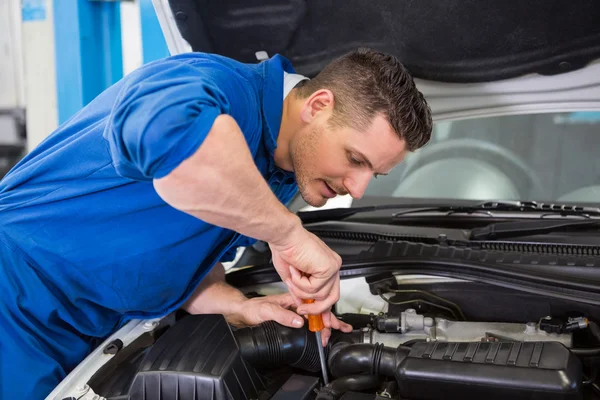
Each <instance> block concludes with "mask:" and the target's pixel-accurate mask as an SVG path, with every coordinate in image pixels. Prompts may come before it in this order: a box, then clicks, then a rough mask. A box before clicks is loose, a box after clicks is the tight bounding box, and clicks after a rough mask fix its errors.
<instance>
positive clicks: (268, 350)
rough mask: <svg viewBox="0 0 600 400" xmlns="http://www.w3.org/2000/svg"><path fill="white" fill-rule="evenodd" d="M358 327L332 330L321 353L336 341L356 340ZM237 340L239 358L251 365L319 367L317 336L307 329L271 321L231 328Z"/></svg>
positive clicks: (315, 368)
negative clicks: (345, 330)
mask: <svg viewBox="0 0 600 400" xmlns="http://www.w3.org/2000/svg"><path fill="white" fill-rule="evenodd" d="M360 334H361V332H360V331H359V330H355V331H353V332H351V333H343V332H338V331H334V332H333V333H332V335H331V338H330V339H329V343H328V346H327V348H325V354H327V352H328V348H330V347H331V346H332V345H333V344H335V343H337V342H348V343H354V342H356V341H360ZM233 335H234V337H235V339H236V341H237V342H238V346H239V348H240V352H241V355H242V358H243V359H244V360H246V361H247V362H249V363H250V364H252V365H253V366H254V367H257V368H261V367H265V368H267V367H268V368H277V367H281V366H284V365H289V366H293V367H296V368H300V369H304V370H306V371H311V372H317V371H320V370H321V364H320V362H319V351H318V349H317V339H316V337H315V334H314V333H313V332H310V331H309V330H308V327H307V324H305V326H304V327H302V328H288V327H287V326H284V325H281V324H278V323H276V322H274V321H268V322H264V323H262V324H260V325H257V326H253V327H248V328H241V329H238V330H236V331H234V332H233Z"/></svg>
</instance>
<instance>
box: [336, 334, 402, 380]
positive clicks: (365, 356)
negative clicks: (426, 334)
mask: <svg viewBox="0 0 600 400" xmlns="http://www.w3.org/2000/svg"><path fill="white" fill-rule="evenodd" d="M408 353H410V348H409V347H403V346H400V347H398V348H397V349H394V348H391V347H385V346H384V345H383V344H366V343H364V344H363V343H360V344H352V343H348V342H339V343H337V344H335V345H334V346H333V347H332V348H331V351H330V353H329V357H328V360H329V370H330V372H331V374H332V375H333V376H335V377H340V376H347V375H354V374H359V373H363V372H364V373H368V374H370V375H375V376H379V375H384V376H395V374H396V369H397V366H398V365H400V363H402V361H403V360H404V359H405V358H406V356H407V355H408Z"/></svg>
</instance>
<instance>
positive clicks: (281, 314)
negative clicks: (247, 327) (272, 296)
mask: <svg viewBox="0 0 600 400" xmlns="http://www.w3.org/2000/svg"><path fill="white" fill-rule="evenodd" d="M259 318H260V319H261V320H262V321H263V322H264V321H275V322H278V323H280V324H281V325H284V326H287V327H290V328H300V327H301V326H302V325H304V318H302V317H300V316H299V315H298V314H296V313H295V312H293V311H290V310H287V309H285V308H283V307H281V306H280V305H279V304H276V303H267V302H265V303H263V304H261V307H260V309H259Z"/></svg>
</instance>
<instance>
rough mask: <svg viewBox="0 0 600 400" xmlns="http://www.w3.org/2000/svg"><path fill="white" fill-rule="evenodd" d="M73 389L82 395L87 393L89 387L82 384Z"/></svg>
mask: <svg viewBox="0 0 600 400" xmlns="http://www.w3.org/2000/svg"><path fill="white" fill-rule="evenodd" d="M75 390H76V391H77V394H78V395H83V394H85V393H87V391H88V390H90V387H89V386H88V385H87V384H84V385H83V386H77V387H76V388H75Z"/></svg>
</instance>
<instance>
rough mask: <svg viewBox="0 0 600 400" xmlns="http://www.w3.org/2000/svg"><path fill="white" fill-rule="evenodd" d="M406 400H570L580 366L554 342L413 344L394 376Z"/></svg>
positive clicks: (577, 390) (576, 393)
mask: <svg viewBox="0 0 600 400" xmlns="http://www.w3.org/2000/svg"><path fill="white" fill-rule="evenodd" d="M396 379H397V380H398V384H399V388H400V395H401V396H402V398H408V399H411V400H430V399H431V400H433V399H435V400H442V399H486V400H506V399H511V400H519V399H540V400H542V399H544V400H559V399H560V400H574V399H581V398H582V391H581V381H582V370H581V363H580V362H579V360H578V359H577V358H576V356H574V355H573V354H572V353H571V352H570V351H569V350H568V349H567V348H566V347H564V346H563V345H562V344H561V343H558V342H545V343H542V342H519V343H508V342H506V343H502V342H492V343H488V342H481V343H442V342H432V343H416V344H415V345H414V346H413V347H412V349H411V351H410V353H409V354H408V356H407V357H406V358H405V359H404V360H403V362H401V363H400V364H399V365H398V369H397V371H396Z"/></svg>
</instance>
